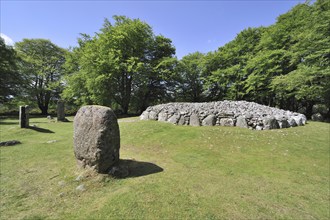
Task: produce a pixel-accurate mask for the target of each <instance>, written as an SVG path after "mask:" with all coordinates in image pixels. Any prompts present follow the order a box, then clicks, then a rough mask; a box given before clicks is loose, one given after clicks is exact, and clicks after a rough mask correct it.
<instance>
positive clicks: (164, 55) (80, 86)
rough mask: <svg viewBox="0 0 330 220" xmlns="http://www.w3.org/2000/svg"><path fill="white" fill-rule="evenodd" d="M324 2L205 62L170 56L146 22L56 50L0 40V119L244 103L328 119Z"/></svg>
mask: <svg viewBox="0 0 330 220" xmlns="http://www.w3.org/2000/svg"><path fill="white" fill-rule="evenodd" d="M329 9H330V2H329V1H327V0H317V1H315V2H313V3H310V2H306V3H304V4H298V5H296V6H295V7H293V8H292V9H291V10H290V11H288V12H287V13H285V14H282V15H280V16H279V17H278V18H277V22H276V23H275V24H273V25H271V26H268V27H257V28H246V29H244V30H243V31H241V32H240V33H239V34H238V35H237V36H236V37H235V39H233V40H232V41H230V42H229V43H227V44H225V45H224V46H222V47H219V48H218V50H216V51H213V52H209V53H200V52H195V53H191V54H188V55H186V56H184V57H182V59H178V58H177V57H176V56H175V45H173V43H172V41H171V39H169V38H167V37H166V36H162V35H155V34H154V31H153V29H152V28H151V26H150V25H148V24H147V23H146V22H143V21H141V20H139V19H131V18H128V17H125V16H113V19H112V22H110V21H109V20H108V19H105V21H104V24H103V27H101V29H100V30H99V32H97V33H96V34H95V35H94V36H90V35H87V34H81V36H80V38H79V39H78V46H77V47H74V48H71V49H69V50H66V49H63V48H60V47H58V46H57V45H55V44H54V43H52V42H51V41H49V40H45V39H23V40H22V41H21V42H17V43H16V44H15V45H14V46H8V45H6V44H5V41H4V39H2V38H0V54H1V56H0V64H1V65H0V72H1V74H0V77H1V78H0V84H1V85H0V89H1V90H0V102H1V105H0V112H1V113H2V114H8V113H10V112H16V111H17V110H18V106H19V105H30V106H32V108H34V110H33V111H34V112H40V113H41V114H42V115H48V114H52V113H54V112H55V109H56V103H57V101H58V100H59V99H64V100H65V101H66V107H67V110H68V113H70V112H71V113H74V112H75V111H76V110H77V109H78V108H79V107H80V106H81V105H86V104H97V105H105V106H109V107H111V108H113V109H114V110H115V111H116V112H117V113H118V114H124V115H127V114H139V113H141V112H142V111H143V110H144V109H146V108H147V107H148V106H150V105H155V104H160V103H166V102H209V101H221V100H247V101H253V102H257V103H260V104H264V105H268V106H275V107H278V108H282V109H286V110H292V111H299V112H302V113H304V114H306V116H307V117H311V115H312V114H313V113H315V112H319V113H321V114H322V115H323V116H324V117H326V118H330V37H329V33H330V23H329V22H328V21H329V20H330V10H329Z"/></svg>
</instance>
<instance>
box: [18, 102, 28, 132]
mask: <svg viewBox="0 0 330 220" xmlns="http://www.w3.org/2000/svg"><path fill="white" fill-rule="evenodd" d="M19 126H20V128H28V127H29V106H28V105H26V106H20V107H19Z"/></svg>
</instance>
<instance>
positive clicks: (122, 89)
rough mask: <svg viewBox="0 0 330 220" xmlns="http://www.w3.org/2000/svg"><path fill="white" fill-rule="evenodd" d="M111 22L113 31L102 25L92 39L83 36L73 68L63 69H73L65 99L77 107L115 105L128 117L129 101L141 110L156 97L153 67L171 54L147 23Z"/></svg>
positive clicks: (158, 82) (157, 81)
mask: <svg viewBox="0 0 330 220" xmlns="http://www.w3.org/2000/svg"><path fill="white" fill-rule="evenodd" d="M113 18H114V21H115V23H114V25H112V24H111V23H110V22H109V21H108V20H105V23H104V25H103V28H102V29H101V30H100V32H99V33H97V34H96V36H94V37H93V38H88V37H87V38H86V36H84V39H81V40H80V47H79V48H76V49H75V50H73V54H71V55H70V57H71V58H70V63H71V64H72V65H73V66H74V68H73V69H72V65H71V64H70V63H67V65H68V66H71V67H70V68H68V70H69V71H68V85H69V87H68V88H67V89H66V91H64V96H65V97H67V98H73V99H75V100H76V101H77V102H78V103H84V102H86V101H90V102H91V103H94V104H101V105H107V106H114V105H119V107H120V109H121V110H122V112H123V113H124V114H126V113H127V112H128V110H129V107H130V104H132V100H135V102H133V103H135V104H136V105H140V106H137V108H144V107H146V104H145V103H148V102H150V99H151V98H154V97H155V96H156V95H155V94H153V93H152V92H154V91H155V89H158V87H160V85H161V83H162V80H161V79H160V75H158V73H157V71H156V69H157V66H158V65H159V64H160V63H161V62H162V61H163V60H164V59H165V58H166V57H167V58H170V57H172V55H173V54H174V52H175V49H174V47H173V46H172V44H171V41H170V40H169V39H167V38H165V37H163V36H155V35H154V34H153V32H152V28H151V27H150V26H149V25H148V24H146V23H145V22H142V21H140V20H139V19H133V20H132V19H129V18H127V17H125V16H114V17H113ZM75 79H79V81H77V80H75ZM75 91H84V93H80V92H75ZM157 93H158V92H157ZM86 95H87V96H89V97H90V98H88V99H87V98H86V97H85V96H86Z"/></svg>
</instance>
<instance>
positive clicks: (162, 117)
mask: <svg viewBox="0 0 330 220" xmlns="http://www.w3.org/2000/svg"><path fill="white" fill-rule="evenodd" d="M158 121H167V114H166V113H165V112H161V113H159V114H158Z"/></svg>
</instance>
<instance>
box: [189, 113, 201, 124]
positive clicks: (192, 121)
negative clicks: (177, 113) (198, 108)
mask: <svg viewBox="0 0 330 220" xmlns="http://www.w3.org/2000/svg"><path fill="white" fill-rule="evenodd" d="M189 125H191V126H200V125H201V122H200V120H199V117H198V115H197V114H196V113H192V114H191V115H190V121H189Z"/></svg>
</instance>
